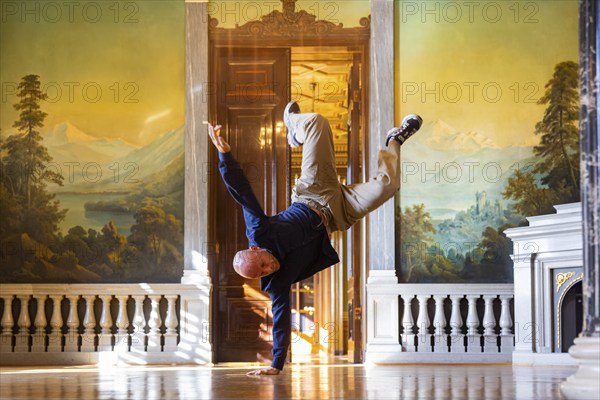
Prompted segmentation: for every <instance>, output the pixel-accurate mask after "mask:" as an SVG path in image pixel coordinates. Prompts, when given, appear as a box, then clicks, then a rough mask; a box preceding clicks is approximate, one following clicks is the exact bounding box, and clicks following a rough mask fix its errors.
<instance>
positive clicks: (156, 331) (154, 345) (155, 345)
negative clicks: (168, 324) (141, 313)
mask: <svg viewBox="0 0 600 400" xmlns="http://www.w3.org/2000/svg"><path fill="white" fill-rule="evenodd" d="M149 297H150V301H151V302H152V303H151V304H152V305H151V309H150V319H149V320H148V327H149V328H150V331H149V332H148V349H147V351H149V352H160V351H162V345H161V337H162V334H161V332H160V326H161V323H162V321H161V319H160V299H161V296H159V295H151V296H149Z"/></svg>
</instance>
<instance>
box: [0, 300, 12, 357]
mask: <svg viewBox="0 0 600 400" xmlns="http://www.w3.org/2000/svg"><path fill="white" fill-rule="evenodd" d="M13 298H14V296H12V295H10V296H7V297H5V298H4V311H3V312H2V320H0V325H1V327H2V335H0V353H10V352H12V351H13V343H12V342H13V327H14V325H15V320H14V318H13V313H12V303H13Z"/></svg>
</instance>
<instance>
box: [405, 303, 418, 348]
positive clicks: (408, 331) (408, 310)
mask: <svg viewBox="0 0 600 400" xmlns="http://www.w3.org/2000/svg"><path fill="white" fill-rule="evenodd" d="M412 301H413V297H412V296H410V297H406V298H405V299H404V315H403V316H402V327H403V328H404V333H403V334H402V347H403V348H404V351H408V352H414V351H416V350H417V348H416V346H415V338H416V335H415V334H414V331H413V326H414V324H415V323H414V319H413V315H412V307H411V304H412Z"/></svg>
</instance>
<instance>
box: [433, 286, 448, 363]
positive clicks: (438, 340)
mask: <svg viewBox="0 0 600 400" xmlns="http://www.w3.org/2000/svg"><path fill="white" fill-rule="evenodd" d="M446 297H447V296H441V295H436V296H433V299H434V301H435V316H434V318H433V327H434V331H433V351H434V352H436V353H447V352H448V345H447V343H448V336H447V335H446V315H445V313H444V300H445V299H446Z"/></svg>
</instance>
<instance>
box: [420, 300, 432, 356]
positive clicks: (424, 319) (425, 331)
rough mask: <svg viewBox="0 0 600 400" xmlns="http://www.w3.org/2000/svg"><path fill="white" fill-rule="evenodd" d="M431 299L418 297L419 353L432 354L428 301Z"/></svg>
mask: <svg viewBox="0 0 600 400" xmlns="http://www.w3.org/2000/svg"><path fill="white" fill-rule="evenodd" d="M429 298H430V296H425V295H419V296H417V301H418V302H419V317H418V318H417V327H418V328H419V333H418V335H419V336H418V338H419V342H418V343H417V347H418V351H419V353H431V334H430V333H429V326H430V325H431V323H430V319H429V314H428V312H427V300H429Z"/></svg>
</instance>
